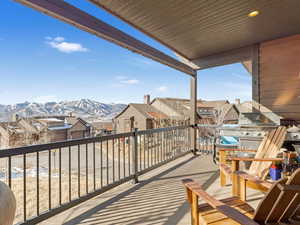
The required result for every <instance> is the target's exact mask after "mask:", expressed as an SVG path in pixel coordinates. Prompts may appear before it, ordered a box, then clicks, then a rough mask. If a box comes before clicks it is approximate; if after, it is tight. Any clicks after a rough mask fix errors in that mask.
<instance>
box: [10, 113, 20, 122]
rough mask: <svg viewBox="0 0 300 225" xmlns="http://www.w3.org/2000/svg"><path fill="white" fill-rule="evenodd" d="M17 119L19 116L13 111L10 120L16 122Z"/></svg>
mask: <svg viewBox="0 0 300 225" xmlns="http://www.w3.org/2000/svg"><path fill="white" fill-rule="evenodd" d="M19 119H20V116H19V115H18V114H16V113H14V114H13V115H12V118H11V120H12V121H13V122H17V121H18V120H19Z"/></svg>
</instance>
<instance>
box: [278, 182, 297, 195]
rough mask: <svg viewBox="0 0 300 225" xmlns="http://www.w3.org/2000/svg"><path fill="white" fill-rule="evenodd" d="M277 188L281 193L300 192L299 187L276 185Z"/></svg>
mask: <svg viewBox="0 0 300 225" xmlns="http://www.w3.org/2000/svg"><path fill="white" fill-rule="evenodd" d="M277 186H278V188H279V189H280V190H281V191H292V192H296V193H299V192H300V185H295V184H280V183H278V184H277Z"/></svg>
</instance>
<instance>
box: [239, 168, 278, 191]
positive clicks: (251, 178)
mask: <svg viewBox="0 0 300 225" xmlns="http://www.w3.org/2000/svg"><path fill="white" fill-rule="evenodd" d="M235 174H237V175H238V176H240V177H242V178H244V179H245V180H248V181H251V182H254V183H256V184H259V185H262V186H264V187H265V188H267V189H270V188H271V186H272V185H273V183H272V182H269V181H265V180H261V179H260V178H258V177H256V176H253V175H251V174H248V173H246V172H243V171H236V172H235Z"/></svg>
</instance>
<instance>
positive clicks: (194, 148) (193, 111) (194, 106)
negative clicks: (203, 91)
mask: <svg viewBox="0 0 300 225" xmlns="http://www.w3.org/2000/svg"><path fill="white" fill-rule="evenodd" d="M190 105H191V108H190V110H191V112H190V125H191V126H193V127H192V128H191V151H192V152H193V153H194V154H196V151H197V142H196V138H197V130H196V124H197V74H196V75H195V76H192V77H191V103H190Z"/></svg>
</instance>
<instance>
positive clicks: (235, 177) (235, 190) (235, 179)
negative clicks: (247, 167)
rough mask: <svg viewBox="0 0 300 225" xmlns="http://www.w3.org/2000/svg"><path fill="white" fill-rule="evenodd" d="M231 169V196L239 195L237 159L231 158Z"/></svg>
mask: <svg viewBox="0 0 300 225" xmlns="http://www.w3.org/2000/svg"><path fill="white" fill-rule="evenodd" d="M231 163H232V164H231V171H232V196H239V193H240V188H239V185H240V182H239V176H238V175H237V174H236V172H237V171H238V170H239V161H235V160H232V162H231Z"/></svg>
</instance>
